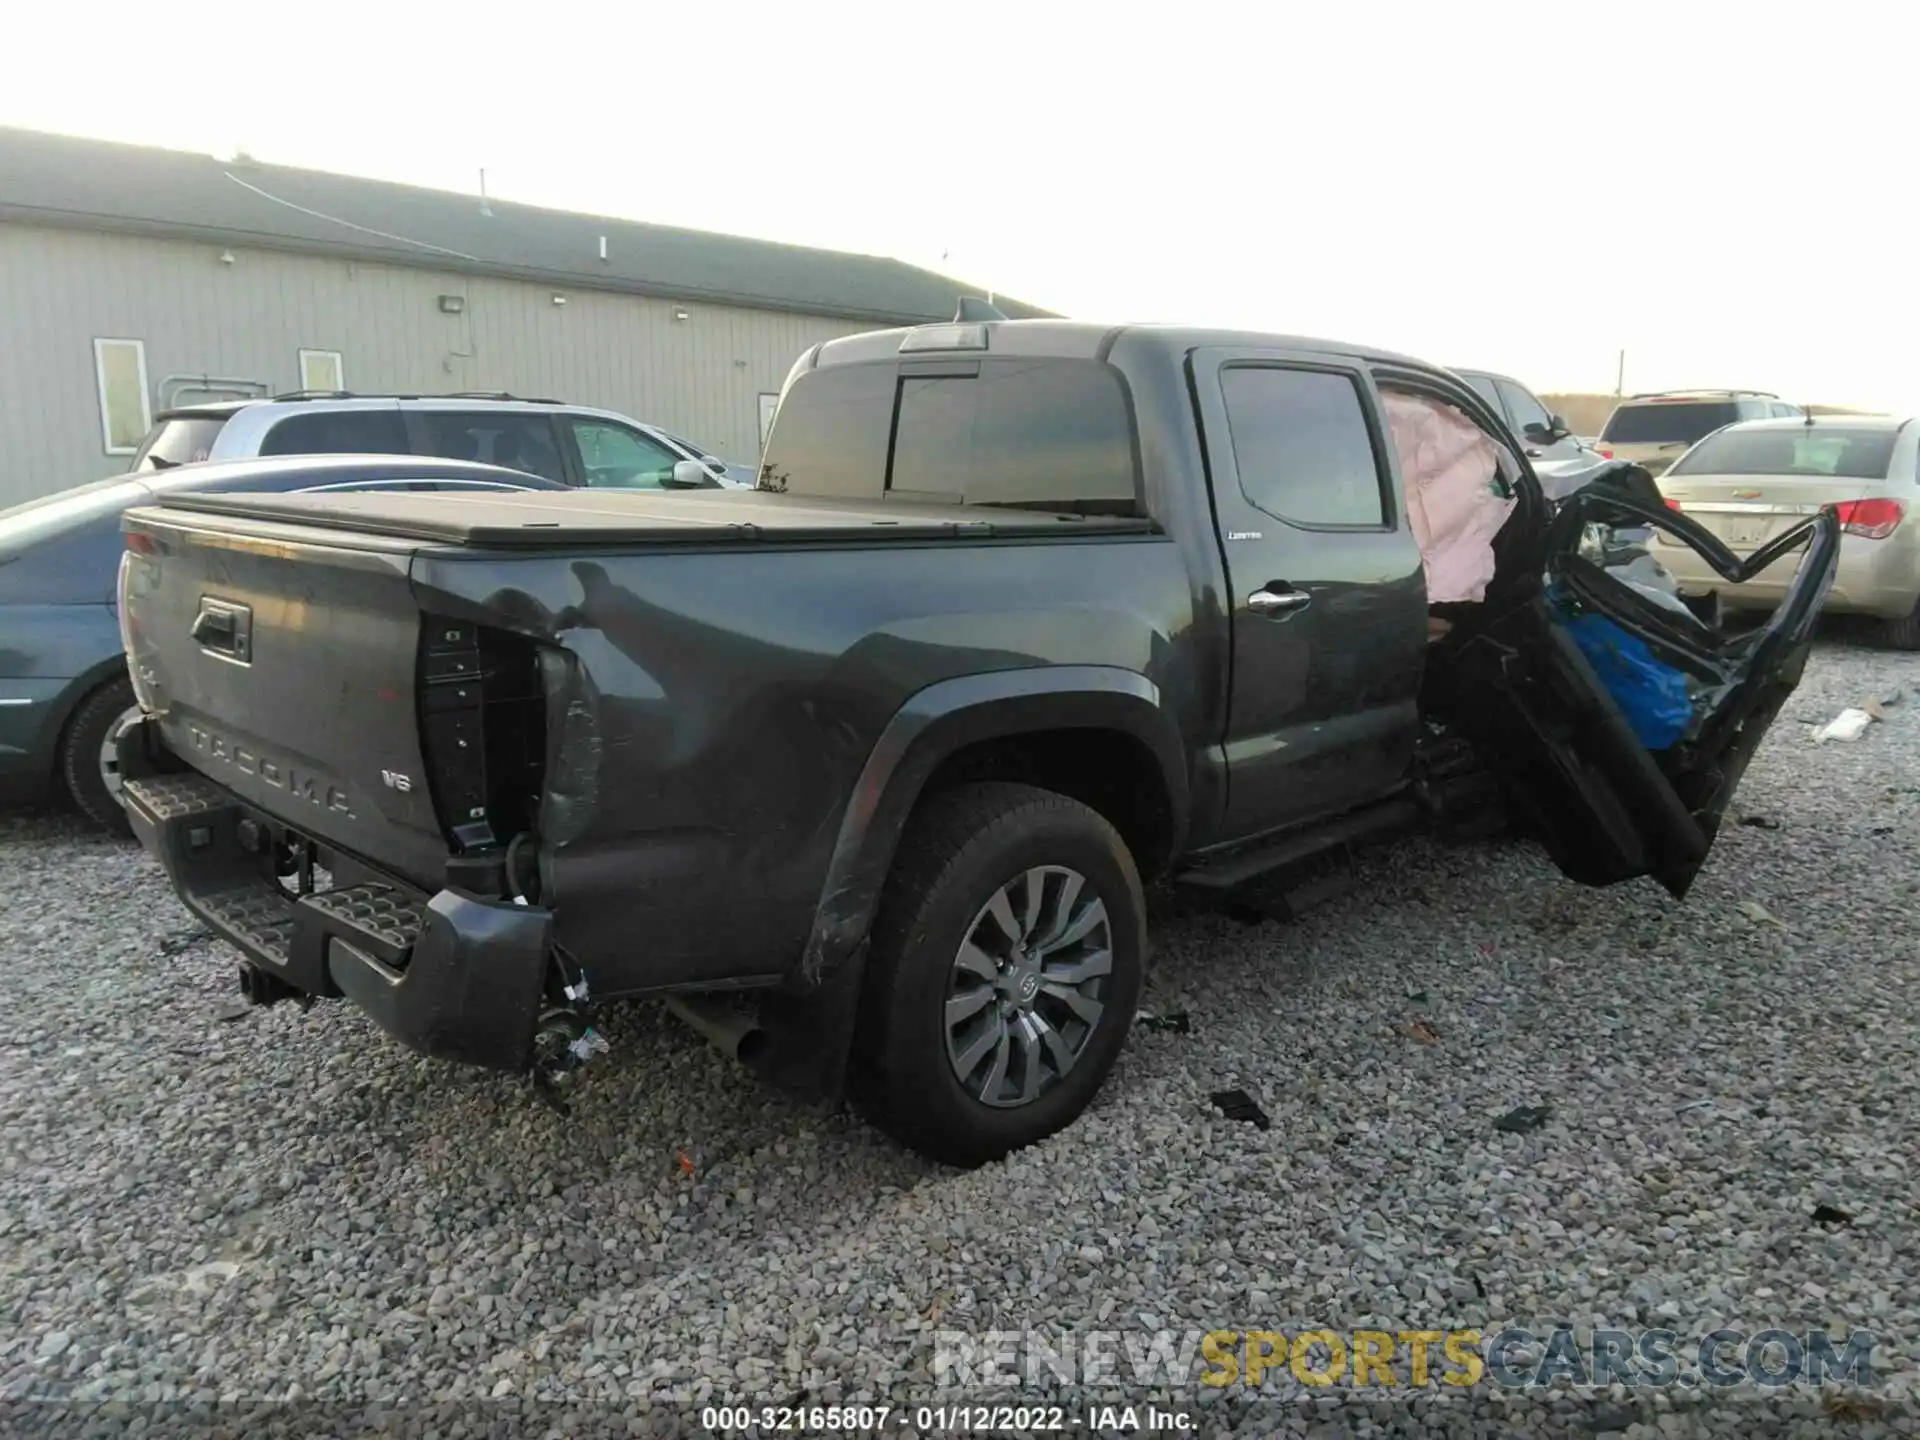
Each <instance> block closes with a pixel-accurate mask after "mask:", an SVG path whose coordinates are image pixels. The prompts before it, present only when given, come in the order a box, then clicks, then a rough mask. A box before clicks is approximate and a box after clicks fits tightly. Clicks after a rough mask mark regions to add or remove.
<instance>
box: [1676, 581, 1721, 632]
mask: <svg viewBox="0 0 1920 1440" xmlns="http://www.w3.org/2000/svg"><path fill="white" fill-rule="evenodd" d="M1680 603H1681V604H1683V605H1685V606H1686V607H1687V609H1689V610H1691V611H1692V612H1693V617H1694V619H1696V620H1698V621H1699V622H1700V623H1701V624H1702V625H1704V626H1706V627H1707V628H1708V629H1709V630H1713V631H1716V632H1717V631H1723V630H1725V629H1726V628H1727V611H1726V607H1725V606H1724V605H1723V604H1722V603H1721V601H1720V592H1719V591H1718V590H1711V591H1708V592H1707V593H1706V594H1705V595H1682V596H1681V597H1680Z"/></svg>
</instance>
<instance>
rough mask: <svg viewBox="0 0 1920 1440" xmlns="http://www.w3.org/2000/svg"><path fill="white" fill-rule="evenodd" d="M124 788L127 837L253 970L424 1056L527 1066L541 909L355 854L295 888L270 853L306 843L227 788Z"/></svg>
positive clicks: (538, 988)
mask: <svg viewBox="0 0 1920 1440" xmlns="http://www.w3.org/2000/svg"><path fill="white" fill-rule="evenodd" d="M140 728H141V727H139V726H134V727H131V731H130V738H131V736H133V735H137V733H138V731H139V730H140ZM132 743H134V744H136V745H137V744H138V743H139V742H138V741H137V740H133V742H132ZM125 745H126V742H123V754H124V753H125ZM124 795H125V798H126V805H127V815H128V818H129V819H130V820H131V821H132V823H133V830H134V833H135V834H136V835H137V836H139V838H140V843H141V844H142V845H143V846H145V847H146V849H147V851H148V852H149V853H150V854H152V855H153V856H154V857H155V858H156V859H158V860H159V861H160V863H161V865H162V866H163V867H164V868H165V869H166V872H167V875H168V878H169V879H171V880H172V881H173V886H174V889H175V890H176V891H177V892H179V895H180V898H181V899H182V900H183V901H184V902H185V903H186V906H187V908H188V909H189V910H191V911H192V912H193V913H194V914H195V915H196V916H198V917H199V918H200V919H201V920H202V921H204V922H205V923H206V925H207V927H208V928H209V929H211V930H212V931H213V932H214V933H215V934H216V935H218V936H219V937H220V938H221V939H223V940H225V941H227V942H228V943H229V944H230V945H232V946H233V947H234V948H235V949H237V950H239V951H240V952H241V954H242V955H244V956H245V957H246V958H247V959H248V960H249V961H251V962H252V963H253V964H255V965H257V966H259V967H260V969H261V970H263V971H265V972H266V973H267V974H269V975H272V976H274V977H275V978H277V979H278V980H280V981H282V982H283V983H284V984H286V985H289V986H291V987H292V988H293V989H294V990H296V991H299V992H301V993H303V994H307V995H317V996H341V995H344V996H346V997H347V998H348V999H350V1000H352V1001H353V1002H354V1003H355V1004H356V1005H358V1006H359V1007H360V1008H361V1009H362V1010H364V1011H366V1012H367V1014H368V1015H369V1016H370V1017H371V1018H372V1019H373V1021H374V1023H375V1024H377V1025H378V1026H379V1027H380V1028H381V1029H382V1030H385V1031H386V1032H387V1033H388V1034H389V1035H391V1036H393V1037H394V1038H395V1039H396V1040H399V1041H400V1042H402V1043H403V1044H405V1045H407V1046H409V1047H411V1048H412V1049H414V1050H417V1051H419V1052H420V1053H421V1054H423V1055H432V1056H436V1057H439V1058H441V1059H446V1060H457V1061H461V1062H464V1063H467V1064H473V1065H482V1066H486V1067H488V1068H490V1069H495V1070H508V1071H517V1070H524V1069H526V1068H527V1066H528V1065H529V1063H530V1061H531V1049H532V1039H533V1031H534V1027H535V1024H536V1022H537V1020H538V1018H539V1014H540V1006H541V996H542V992H543V989H544V985H545V980H546V967H547V957H548V954H549V946H550V932H551V925H552V921H551V915H550V913H549V912H548V911H546V910H544V909H541V908H538V907H535V906H523V905H515V904H511V903H507V902H502V901H497V900H485V899H480V898H477V897H474V896H470V895H465V894H462V893H460V892H458V891H454V890H442V891H440V892H439V893H438V894H434V895H428V894H426V893H424V892H422V891H420V890H417V889H414V888H412V887H411V886H408V885H406V884H405V883H404V882H401V881H399V880H395V879H392V878H389V877H386V876H382V875H378V874H374V873H373V872H369V871H367V870H366V868H365V867H364V866H361V865H359V864H357V863H354V862H346V863H344V864H341V865H340V866H339V870H340V872H341V873H352V874H353V876H354V878H355V880H356V883H353V884H348V885H340V886H337V887H336V888H334V889H331V890H326V891H320V892H318V893H314V894H308V895H302V896H296V895H294V894H290V893H289V892H288V891H287V890H286V889H285V888H284V887H283V885H282V883H281V881H280V879H279V878H278V877H277V875H276V873H275V869H276V855H279V854H283V853H284V851H283V849H282V846H283V845H285V844H287V843H288V842H291V843H292V844H293V845H294V846H296V847H299V846H303V845H305V844H308V843H311V842H309V841H308V840H307V838H306V837H305V836H303V835H301V834H300V833H299V832H298V831H294V830H291V829H290V828H289V827H287V826H284V825H282V824H280V823H279V822H277V821H275V820H273V819H272V818H271V817H269V816H266V815H263V814H261V813H260V812H258V811H255V810H252V809H251V808H250V807H248V806H246V805H244V804H243V803H242V802H241V801H240V800H239V799H238V798H237V797H236V796H235V795H234V794H233V793H232V792H231V791H229V790H226V789H224V788H222V787H221V786H219V785H216V784H215V783H214V782H213V781H211V780H209V779H207V778H206V777H205V776H202V775H198V774H194V773H191V772H188V773H182V774H170V775H146V776H142V777H140V778H130V779H128V780H127V781H126V784H125V790H124ZM328 858H329V857H326V856H325V854H324V852H323V854H322V860H323V862H324V861H325V860H326V859H328Z"/></svg>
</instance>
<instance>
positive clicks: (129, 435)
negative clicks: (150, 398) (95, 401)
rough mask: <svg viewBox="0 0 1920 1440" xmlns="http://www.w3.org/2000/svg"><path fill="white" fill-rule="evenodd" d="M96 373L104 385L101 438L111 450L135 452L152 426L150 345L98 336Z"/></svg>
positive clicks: (122, 453)
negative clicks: (149, 378) (149, 383)
mask: <svg viewBox="0 0 1920 1440" xmlns="http://www.w3.org/2000/svg"><path fill="white" fill-rule="evenodd" d="M93 373H94V378H95V379H96V380H97V381H98V382H99V385H100V438H101V439H102V440H104V441H105V442H106V447H107V454H109V455H131V454H133V452H134V451H136V450H138V449H139V448H140V442H141V441H142V440H144V439H146V437H147V431H148V430H149V429H150V428H151V427H152V424H153V415H152V411H151V410H150V409H149V408H148V405H147V347H146V345H145V344H143V343H142V342H141V341H138V340H95V341H94V342H93Z"/></svg>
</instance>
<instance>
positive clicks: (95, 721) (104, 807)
mask: <svg viewBox="0 0 1920 1440" xmlns="http://www.w3.org/2000/svg"><path fill="white" fill-rule="evenodd" d="M139 717H140V707H139V705H138V704H136V703H135V701H134V698H133V682H132V681H130V680H127V679H125V678H124V677H123V678H121V679H118V680H111V681H109V682H108V683H106V684H105V685H102V686H101V687H100V688H99V689H98V690H95V691H94V692H93V693H92V694H91V695H89V696H87V698H86V699H84V700H82V701H81V702H80V705H79V708H78V709H76V710H75V711H74V712H73V718H72V719H71V720H69V721H68V722H67V733H66V736H65V738H64V739H63V740H62V741H61V742H60V774H61V777H62V778H63V779H64V780H65V781H66V785H67V793H68V794H69V795H71V796H72V797H73V803H74V804H75V805H78V806H79V807H80V810H81V813H82V814H84V815H85V816H86V817H87V818H88V819H89V820H92V821H93V822H94V823H95V824H96V825H100V826H102V827H103V828H105V829H107V830H110V831H112V832H113V833H114V834H116V835H131V834H132V833H133V827H132V826H131V825H129V824H128V823H127V812H126V810H125V809H124V808H123V807H122V806H121V804H120V757H119V754H118V753H117V751H116V749H115V742H116V741H117V740H118V739H119V738H120V731H121V729H122V728H123V727H124V726H126V725H127V724H128V723H129V722H130V721H133V720H137V719H138V718H139Z"/></svg>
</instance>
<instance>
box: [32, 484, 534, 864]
mask: <svg viewBox="0 0 1920 1440" xmlns="http://www.w3.org/2000/svg"><path fill="white" fill-rule="evenodd" d="M568 488H569V487H568V486H567V485H565V484H562V483H561V482H559V481H556V480H548V479H544V478H542V477H541V476H538V475H529V474H525V473H523V472H521V471H518V470H507V469H503V468H501V467H499V466H495V465H479V464H474V463H472V462H469V461H464V460H438V459H432V458H425V457H419V456H408V455H319V456H316V455H289V456H284V457H280V458H275V459H270V460H231V461H210V462H208V463H206V464H201V465H185V466H181V467H179V468H177V469H166V470H143V471H141V472H140V473H138V474H137V475H121V476H116V477H114V478H113V479H110V480H100V481H96V482H95V483H93V484H91V485H81V486H77V487H76V488H74V489H71V490H63V491H61V492H60V493H59V494H57V495H49V496H46V497H45V498H43V499H40V500H30V501H28V502H27V503H26V504H24V505H16V506H14V507H13V508H12V509H11V510H5V511H0V793H4V794H6V795H7V796H8V797H9V798H30V797H37V796H41V795H45V794H47V793H48V792H51V791H57V790H60V789H65V790H66V791H67V793H68V794H70V795H71V796H72V797H73V800H74V803H75V804H76V805H78V806H79V807H80V809H81V810H82V811H83V812H84V813H85V814H86V815H88V816H89V817H90V818H92V819H93V820H95V821H96V822H98V823H99V824H101V825H103V826H105V827H106V828H108V829H109V830H112V831H116V832H118V833H122V834H125V833H127V822H126V817H125V815H124V814H123V813H122V811H121V809H120V800H119V790H120V777H119V763H118V761H117V760H116V759H115V756H114V747H113V741H114V738H115V737H116V736H117V735H118V733H119V731H120V727H121V725H122V724H124V723H125V722H126V721H127V720H129V719H132V718H133V717H134V716H135V715H136V714H137V713H138V707H137V706H136V705H135V704H134V699H133V685H132V682H131V681H130V680H129V679H128V678H127V661H126V654H125V651H124V650H123V648H122V645H121V639H120V621H119V616H118V614H117V607H116V603H115V602H116V595H115V592H116V588H117V586H118V582H119V577H120V556H121V553H122V550H123V548H124V544H123V541H122V539H121V533H120V515H121V512H123V511H125V510H128V509H130V508H132V507H133V506H136V505H146V504H151V503H154V502H156V501H159V500H163V499H165V498H166V497H168V496H170V495H175V494H178V493H180V492H181V491H184V490H203V491H204V490H229V491H231V490H251V491H288V490H565V489H568Z"/></svg>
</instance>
